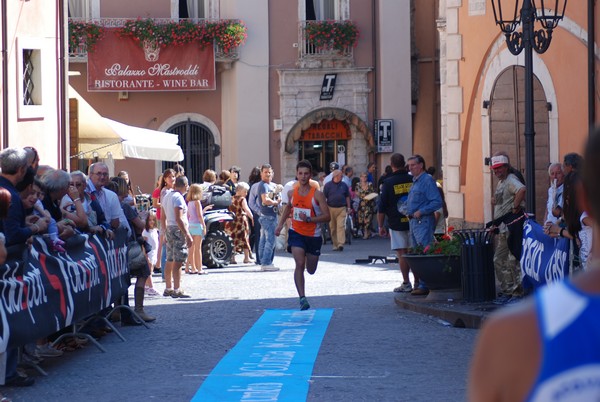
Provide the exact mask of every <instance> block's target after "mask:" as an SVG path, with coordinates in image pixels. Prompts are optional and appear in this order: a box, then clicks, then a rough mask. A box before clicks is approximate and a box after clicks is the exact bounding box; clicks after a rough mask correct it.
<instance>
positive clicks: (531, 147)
mask: <svg viewBox="0 0 600 402" xmlns="http://www.w3.org/2000/svg"><path fill="white" fill-rule="evenodd" d="M538 1H541V8H540V9H539V12H538V8H537V6H536V4H535V3H536V2H535V0H523V5H522V6H521V10H520V11H519V10H518V7H519V3H520V0H511V1H509V0H492V8H493V10H494V19H495V20H496V25H499V26H500V30H501V31H502V32H503V33H504V35H505V36H506V45H507V47H508V50H509V51H510V52H511V53H512V54H514V55H515V56H516V55H518V54H520V53H521V52H522V51H523V50H525V133H524V134H525V181H526V183H527V187H528V190H527V198H526V203H527V211H528V212H530V213H535V141H534V140H535V138H534V137H535V131H534V128H533V50H535V51H536V52H537V53H540V54H541V53H544V52H545V51H546V50H548V47H550V41H551V40H552V31H553V30H554V29H555V28H556V27H557V26H558V23H559V21H560V20H562V19H563V17H564V15H565V8H566V7H567V0H552V1H551V2H553V3H554V9H552V10H548V9H546V7H545V4H544V3H548V2H550V1H546V2H545V1H544V0H538ZM503 2H504V3H511V2H514V9H513V8H512V7H511V8H510V9H509V10H508V11H509V12H510V11H511V10H513V11H512V15H508V16H505V15H503V12H502V3H503ZM536 21H538V22H539V23H540V24H541V25H542V28H541V29H537V30H536V29H534V23H535V22H536ZM519 25H522V31H521V32H517V28H518V27H519Z"/></svg>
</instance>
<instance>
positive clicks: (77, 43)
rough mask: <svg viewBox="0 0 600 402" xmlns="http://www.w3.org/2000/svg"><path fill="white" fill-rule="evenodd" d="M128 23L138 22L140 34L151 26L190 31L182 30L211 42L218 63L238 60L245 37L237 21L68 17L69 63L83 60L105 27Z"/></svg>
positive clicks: (123, 25) (242, 28)
mask: <svg viewBox="0 0 600 402" xmlns="http://www.w3.org/2000/svg"><path fill="white" fill-rule="evenodd" d="M128 24H129V25H131V24H141V25H142V26H141V27H140V26H136V28H137V29H138V32H140V33H142V32H144V28H147V27H150V28H154V31H155V32H156V31H158V30H159V29H164V30H167V31H168V30H169V29H179V33H181V31H182V30H184V31H185V30H188V31H189V32H183V33H184V34H188V36H194V35H196V37H195V38H194V39H193V40H198V41H207V40H208V41H212V45H213V46H214V49H215V61H216V62H220V63H231V62H234V61H237V60H239V57H240V56H239V46H240V45H242V44H243V43H244V42H245V39H246V27H245V26H244V25H243V23H241V22H240V21H239V20H224V19H222V20H209V19H178V20H173V19H169V18H152V19H145V20H140V19H138V20H131V19H126V18H101V19H83V18H69V62H71V63H86V62H87V55H88V47H89V46H93V43H95V41H96V40H99V39H100V38H101V37H102V31H103V30H104V29H108V28H123V27H126V26H127V25H128ZM157 27H158V29H157ZM140 28H141V29H140ZM163 36H164V35H163Z"/></svg>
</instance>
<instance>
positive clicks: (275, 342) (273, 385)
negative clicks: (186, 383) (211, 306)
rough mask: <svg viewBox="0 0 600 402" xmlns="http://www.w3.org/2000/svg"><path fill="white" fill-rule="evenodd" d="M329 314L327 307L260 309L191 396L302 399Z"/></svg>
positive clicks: (196, 401)
mask: <svg viewBox="0 0 600 402" xmlns="http://www.w3.org/2000/svg"><path fill="white" fill-rule="evenodd" d="M332 315H333V309H316V310H306V311H298V310H267V311H265V312H264V314H263V315H262V316H261V317H260V318H259V319H258V321H256V323H255V324H254V325H253V326H252V328H250V330H249V331H248V332H247V333H246V335H244V336H243V337H242V339H241V340H240V341H239V342H238V343H237V345H235V347H234V348H233V349H231V350H230V351H229V352H228V353H227V354H226V355H225V357H223V359H221V361H220V362H219V364H217V366H216V367H215V368H214V369H213V370H212V371H211V373H210V374H209V376H208V377H206V379H205V380H204V382H203V383H202V386H201V387H200V389H199V390H198V392H197V393H196V395H195V396H194V398H193V399H192V401H194V402H200V401H305V400H306V397H307V395H308V386H309V380H310V377H311V375H312V370H313V366H314V364H315V360H316V359H317V355H318V353H319V348H320V347H321V342H322V341H323V337H324V336H325V331H326V330H327V326H328V325H329V321H330V320H331V316H332Z"/></svg>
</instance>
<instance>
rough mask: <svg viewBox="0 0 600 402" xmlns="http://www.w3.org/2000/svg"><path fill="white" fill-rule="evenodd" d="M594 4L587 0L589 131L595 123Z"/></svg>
mask: <svg viewBox="0 0 600 402" xmlns="http://www.w3.org/2000/svg"><path fill="white" fill-rule="evenodd" d="M595 5H596V0H588V21H587V23H588V37H587V42H588V124H589V128H590V133H591V132H592V128H593V127H594V125H595V124H596V96H595V95H596V70H595V64H596V63H595V61H596V57H595V54H594V48H595V44H596V41H595V37H596V23H595V21H594V20H595V12H594V11H595V10H594V8H595Z"/></svg>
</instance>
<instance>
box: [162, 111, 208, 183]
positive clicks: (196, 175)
mask: <svg viewBox="0 0 600 402" xmlns="http://www.w3.org/2000/svg"><path fill="white" fill-rule="evenodd" d="M166 131H167V132H168V133H172V134H177V135H178V136H179V146H181V149H182V150H183V154H184V160H183V161H182V162H181V163H180V164H181V165H182V166H183V167H184V168H185V173H186V176H187V178H188V180H189V181H190V183H202V181H203V180H202V174H203V173H204V171H205V170H206V169H213V170H214V169H215V157H216V156H218V155H219V153H220V147H219V146H218V145H217V144H215V138H214V136H213V134H212V132H211V131H210V130H209V129H208V128H207V127H206V126H205V125H203V124H200V123H198V122H194V121H192V120H191V119H188V120H187V121H184V122H181V123H177V124H175V125H173V126H171V127H170V128H168V129H167V130H166ZM173 165H175V163H174V162H163V171H164V169H167V168H170V167H173Z"/></svg>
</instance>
